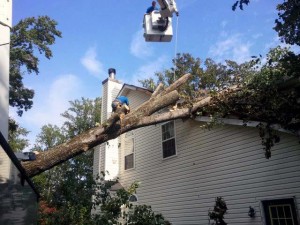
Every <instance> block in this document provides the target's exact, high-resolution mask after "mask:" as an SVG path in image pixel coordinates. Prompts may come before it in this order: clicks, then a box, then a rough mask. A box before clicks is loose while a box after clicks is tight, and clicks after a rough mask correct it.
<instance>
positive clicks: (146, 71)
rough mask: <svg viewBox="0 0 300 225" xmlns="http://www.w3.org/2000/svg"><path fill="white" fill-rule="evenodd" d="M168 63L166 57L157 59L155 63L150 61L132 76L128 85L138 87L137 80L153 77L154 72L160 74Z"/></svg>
mask: <svg viewBox="0 0 300 225" xmlns="http://www.w3.org/2000/svg"><path fill="white" fill-rule="evenodd" d="M168 61H170V60H168V58H167V57H166V56H161V57H159V58H158V59H157V60H156V61H152V62H150V63H148V64H146V65H143V66H141V67H140V68H139V69H138V70H137V71H136V72H135V73H134V74H133V76H132V80H131V83H130V84H134V85H137V86H140V83H139V82H138V80H143V79H147V78H150V77H154V74H155V72H160V71H162V70H163V69H164V68H165V65H166V63H167V62H168Z"/></svg>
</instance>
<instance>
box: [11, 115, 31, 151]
mask: <svg viewBox="0 0 300 225" xmlns="http://www.w3.org/2000/svg"><path fill="white" fill-rule="evenodd" d="M8 124H9V129H8V143H9V146H10V147H11V149H13V151H15V152H21V151H22V150H24V149H25V148H26V147H28V146H29V141H28V139H26V136H27V134H28V133H29V131H28V130H26V129H25V128H23V127H21V126H20V125H19V124H18V123H17V122H16V121H15V120H13V119H11V118H9V123H8Z"/></svg>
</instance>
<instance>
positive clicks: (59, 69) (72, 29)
mask: <svg viewBox="0 0 300 225" xmlns="http://www.w3.org/2000/svg"><path fill="white" fill-rule="evenodd" d="M234 2H235V0H227V1H223V0H222V1H220V0H177V7H178V10H179V12H180V16H179V18H178V29H177V45H176V46H177V47H176V48H175V40H176V39H175V36H174V37H173V41H172V42H170V43H146V42H145V41H144V39H143V30H142V19H143V15H144V12H145V10H146V8H147V7H148V6H150V4H151V1H150V0H148V1H145V0H122V1H120V0H109V1H101V0H98V1H96V0H85V1H77V0H73V1H70V0H51V1H45V0H14V2H13V24H16V23H17V22H18V21H19V20H20V19H23V18H26V17H31V16H39V15H48V16H50V17H51V18H52V19H54V20H56V21H57V22H58V29H59V30H60V31H62V36H63V37H62V38H60V39H57V40H56V43H55V44H54V46H52V48H51V49H52V51H53V58H52V59H51V60H47V59H45V58H44V57H42V56H41V57H40V66H39V68H40V73H39V75H38V76H36V75H35V74H31V75H25V80H24V82H25V85H26V86H27V87H30V88H32V89H34V90H35V97H34V100H33V101H34V105H33V108H32V109H30V110H29V111H28V112H25V113H24V115H23V116H22V117H21V118H18V117H17V116H16V115H15V113H14V110H13V109H10V114H11V116H13V117H14V118H16V119H17V121H18V122H19V123H20V125H21V126H22V127H25V128H26V129H28V130H29V131H31V133H30V135H29V136H28V138H29V139H30V141H31V143H33V142H34V140H35V136H36V135H37V134H38V133H39V131H40V128H41V127H42V126H43V125H45V124H55V125H58V126H60V125H61V123H62V118H61V117H60V114H61V113H63V112H64V111H65V110H66V109H67V108H68V107H69V104H68V101H70V100H75V99H80V98H81V97H85V98H96V97H99V96H101V82H102V81H103V80H104V79H106V78H107V70H108V68H110V67H113V68H115V69H116V70H117V74H116V76H117V79H119V80H120V81H122V82H125V83H129V84H134V85H138V82H137V80H138V79H144V78H148V77H150V76H153V75H154V73H155V72H158V71H162V70H164V69H168V68H170V67H171V59H172V58H173V57H174V55H175V50H177V52H178V53H191V54H192V55H193V56H194V57H199V58H200V59H202V60H204V59H206V58H208V57H211V58H212V59H214V60H215V61H217V62H222V61H224V59H232V60H236V61H238V62H243V61H245V60H247V59H249V58H250V56H252V55H258V54H262V55H264V54H265V53H266V52H267V51H268V50H269V48H270V47H274V46H276V45H278V44H279V43H280V42H279V41H278V38H277V34H276V32H275V31H274V30H273V29H272V27H274V20H275V18H276V16H277V11H276V5H277V4H278V3H280V2H282V1H279V0H251V4H250V5H249V6H248V7H245V10H244V11H240V10H237V11H235V12H233V11H232V10H231V6H232V4H233V3H234ZM176 23H177V18H174V20H173V28H174V29H175V27H176V26H175V25H176ZM175 32H176V31H175V30H174V33H175Z"/></svg>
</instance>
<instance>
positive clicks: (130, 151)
mask: <svg viewBox="0 0 300 225" xmlns="http://www.w3.org/2000/svg"><path fill="white" fill-rule="evenodd" d="M124 161H125V162H124V165H125V170H128V169H131V168H134V135H133V131H129V132H127V133H126V134H125V159H124Z"/></svg>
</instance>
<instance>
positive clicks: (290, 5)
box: [232, 0, 300, 45]
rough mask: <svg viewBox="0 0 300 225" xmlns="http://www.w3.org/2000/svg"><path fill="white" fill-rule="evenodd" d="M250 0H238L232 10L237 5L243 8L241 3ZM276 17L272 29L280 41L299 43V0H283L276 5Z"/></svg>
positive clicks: (246, 2)
mask: <svg viewBox="0 0 300 225" xmlns="http://www.w3.org/2000/svg"><path fill="white" fill-rule="evenodd" d="M249 3H250V0H238V1H236V2H235V3H234V4H233V6H232V10H236V8H237V7H238V6H239V8H240V9H241V10H243V5H248V4H249ZM277 10H278V19H276V20H275V27H274V30H275V31H277V33H278V36H279V37H280V38H281V41H282V42H285V43H287V44H291V45H294V44H296V45H300V2H299V0H284V2H283V3H281V4H278V5H277Z"/></svg>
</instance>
